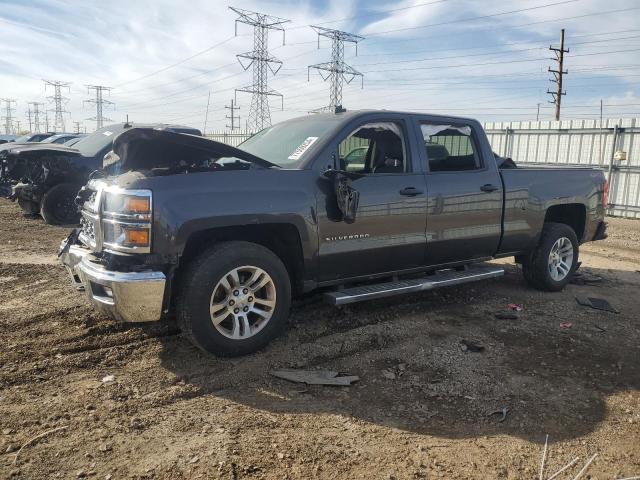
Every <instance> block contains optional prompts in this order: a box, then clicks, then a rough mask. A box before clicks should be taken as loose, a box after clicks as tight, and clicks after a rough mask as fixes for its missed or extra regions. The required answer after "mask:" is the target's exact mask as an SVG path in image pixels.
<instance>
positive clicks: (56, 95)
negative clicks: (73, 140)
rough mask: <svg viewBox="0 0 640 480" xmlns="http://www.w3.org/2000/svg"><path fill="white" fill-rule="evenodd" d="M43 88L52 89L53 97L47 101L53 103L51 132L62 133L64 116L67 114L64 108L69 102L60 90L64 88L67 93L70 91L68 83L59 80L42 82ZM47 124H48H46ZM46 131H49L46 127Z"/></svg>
mask: <svg viewBox="0 0 640 480" xmlns="http://www.w3.org/2000/svg"><path fill="white" fill-rule="evenodd" d="M43 81H44V88H45V90H46V89H47V87H48V86H50V87H53V96H51V97H48V98H49V101H51V102H53V104H54V107H55V109H54V110H53V111H54V112H55V120H54V122H53V130H54V131H56V132H64V130H65V126H64V114H65V113H69V112H68V111H67V110H65V109H64V106H65V105H66V104H67V102H68V101H69V99H68V98H66V97H63V96H62V89H63V88H66V89H67V91H70V89H69V85H71V83H70V82H61V81H59V80H43ZM47 123H48V122H47ZM47 130H49V128H48V126H47Z"/></svg>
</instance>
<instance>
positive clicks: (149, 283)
mask: <svg viewBox="0 0 640 480" xmlns="http://www.w3.org/2000/svg"><path fill="white" fill-rule="evenodd" d="M60 249H61V250H60V252H61V253H60V261H61V262H62V264H63V265H64V266H65V268H66V269H67V271H68V272H69V274H70V276H71V281H72V283H73V284H74V285H75V286H76V288H78V289H79V290H84V292H85V293H86V295H87V298H88V299H89V301H90V302H91V303H92V304H93V305H94V307H96V308H97V309H99V310H101V311H103V312H105V313H106V314H107V315H109V316H111V317H112V318H115V319H116V320H119V321H122V322H153V321H157V320H160V318H161V316H162V307H163V304H164V290H165V283H166V277H165V275H164V273H162V272H157V271H145V272H117V271H113V270H107V269H106V268H105V267H104V265H102V264H101V263H99V262H98V260H97V259H96V257H95V256H94V255H93V254H92V253H91V251H90V250H89V249H88V248H84V247H81V246H79V245H67V240H65V241H64V242H62V245H61V246H60Z"/></svg>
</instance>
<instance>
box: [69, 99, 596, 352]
mask: <svg viewBox="0 0 640 480" xmlns="http://www.w3.org/2000/svg"><path fill="white" fill-rule="evenodd" d="M105 163H107V164H109V165H110V168H109V171H110V172H118V174H117V175H114V174H111V175H110V176H106V174H105V175H104V176H103V177H102V178H100V176H99V175H98V176H96V175H95V174H94V176H93V179H92V180H91V181H90V182H89V183H88V185H87V186H85V187H84V188H83V189H82V191H81V192H80V194H79V198H78V200H77V201H78V203H79V204H80V205H81V206H82V211H81V213H82V223H81V228H80V229H79V230H77V231H74V232H73V233H72V234H71V235H70V237H69V238H68V239H67V240H66V241H65V242H64V243H63V244H62V246H61V251H60V258H61V260H62V262H63V263H64V265H66V267H67V268H68V271H69V272H70V274H71V277H72V279H73V281H74V283H75V284H76V285H77V286H78V287H79V288H81V289H84V291H85V292H86V294H87V296H88V298H89V300H90V301H91V302H92V303H93V304H94V305H95V306H96V307H98V308H100V309H102V310H104V311H106V312H107V313H108V314H110V315H111V316H112V317H114V318H116V319H118V320H121V321H125V322H147V321H154V320H160V319H161V318H163V317H171V318H172V317H175V318H176V319H177V321H178V323H179V325H180V327H181V329H182V331H183V332H184V334H185V335H186V336H187V337H189V338H190V339H191V340H192V341H193V342H194V343H195V344H196V345H197V346H199V347H200V348H202V349H204V350H206V351H208V352H212V353H214V354H219V355H242V354H247V353H250V352H253V351H255V350H256V349H259V348H261V347H263V346H264V345H266V344H267V343H268V342H269V341H270V340H271V339H273V338H274V337H275V336H277V335H278V334H279V333H280V332H281V331H282V330H283V328H284V327H285V326H286V323H287V317H288V314H289V308H290V305H291V299H292V297H295V296H299V295H302V294H303V293H305V292H310V291H312V290H318V289H320V290H321V291H322V293H323V296H324V298H325V299H326V301H328V302H330V303H331V304H335V305H344V304H348V303H352V302H357V301H365V300H370V299H375V298H381V297H387V296H391V295H395V294H401V293H409V292H418V291H422V290H429V289H433V288H438V287H443V286H448V285H455V284H461V283H465V282H471V281H476V280H480V279H487V278H492V277H497V276H499V275H502V274H503V269H502V268H501V267H500V266H499V265H496V264H487V263H483V262H485V261H487V260H491V259H494V258H500V257H515V259H516V261H517V262H518V263H520V264H522V270H523V273H524V277H525V279H526V280H527V282H528V283H529V284H530V285H531V286H533V287H534V288H537V289H541V290H547V291H557V290H560V289H562V288H563V287H564V286H565V285H566V284H567V282H568V281H569V279H570V277H571V275H572V274H573V272H574V271H575V269H576V268H577V265H578V250H579V246H580V244H582V243H583V242H589V241H592V240H599V239H602V238H605V237H606V233H605V230H606V224H605V223H604V212H605V208H606V203H607V183H606V181H605V177H604V175H603V173H602V172H601V171H600V170H595V169H588V168H579V169H576V168H519V167H516V166H515V164H514V163H513V162H512V161H508V160H505V159H501V158H499V157H496V156H495V155H494V154H493V152H492V151H491V147H490V145H489V143H488V141H487V138H486V136H485V134H484V132H483V130H482V127H481V125H480V124H479V123H478V122H476V121H474V120H468V119H463V118H455V117H446V116H433V115H422V114H416V113H401V112H388V111H359V112H342V113H336V114H330V113H327V114H318V115H312V116H308V117H304V118H298V119H294V120H289V121H286V122H283V123H280V124H277V125H274V126H272V127H269V128H267V129H265V130H263V131H261V132H260V133H258V134H256V135H255V136H253V137H252V138H250V139H249V140H247V141H246V142H244V143H243V144H242V145H240V147H239V148H234V147H231V146H228V145H224V144H222V143H218V142H214V141H210V140H207V139H205V138H200V137H195V136H190V135H183V134H178V133H173V132H168V131H157V130H152V129H144V128H132V129H130V130H128V131H126V132H124V133H122V134H121V135H120V136H119V137H118V138H116V139H115V141H114V144H113V153H112V154H110V156H109V157H108V158H107V159H106V160H105Z"/></svg>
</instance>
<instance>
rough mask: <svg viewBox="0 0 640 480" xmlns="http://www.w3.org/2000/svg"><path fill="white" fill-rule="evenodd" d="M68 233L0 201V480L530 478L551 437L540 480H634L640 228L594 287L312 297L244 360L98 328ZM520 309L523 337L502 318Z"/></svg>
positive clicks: (166, 330) (584, 256) (512, 286)
mask: <svg viewBox="0 0 640 480" xmlns="http://www.w3.org/2000/svg"><path fill="white" fill-rule="evenodd" d="M66 232H67V230H66V229H64V228H56V227H50V226H47V225H44V223H43V222H42V220H41V219H39V218H37V219H33V218H23V217H22V215H21V214H20V212H19V209H18V207H17V205H15V204H13V203H10V202H8V201H6V200H0V339H1V347H0V389H1V390H0V477H2V478H8V477H13V478H20V479H29V480H31V479H49V478H65V479H74V478H83V477H87V478H96V479H119V478H138V479H141V478H149V479H151V478H159V479H165V478H170V479H174V478H175V479H183V478H185V479H187V478H188V479H191V478H194V479H195V478H202V479H215V478H224V479H244V478H265V479H276V478H277V479H307V478H319V479H324V478H327V479H332V480H335V479H357V478H362V479H398V480H399V479H412V478H429V479H431V478H447V479H451V478H456V479H465V478H468V479H471V478H473V479H475V478H508V479H524V478H528V479H533V478H538V471H539V466H540V460H541V454H542V450H543V446H544V441H545V436H546V435H547V434H548V435H549V445H550V448H549V454H548V459H547V468H546V470H545V471H546V472H547V475H546V477H548V476H550V475H551V474H552V473H554V472H555V471H557V470H558V469H560V468H561V467H562V466H564V465H565V464H567V463H568V462H569V461H570V460H572V459H573V458H574V457H580V460H579V461H578V462H577V463H576V464H575V465H574V466H573V467H571V468H570V469H569V470H567V471H565V473H564V474H562V475H561V476H560V477H558V478H564V479H569V478H573V476H575V475H576V474H577V473H578V471H579V469H580V467H581V466H582V465H583V464H584V463H585V462H586V461H587V459H588V458H589V457H590V456H591V455H593V454H596V453H597V454H598V456H597V457H596V458H595V460H594V461H593V463H592V464H591V466H590V467H589V469H588V470H587V475H585V477H583V478H589V476H590V478H594V479H595V478H597V479H613V478H623V477H630V476H633V475H640V328H639V327H640V317H639V316H638V311H639V310H640V288H639V287H640V273H639V272H638V271H639V270H640V221H632V220H622V219H610V238H609V239H608V240H606V241H604V242H598V243H596V244H590V245H586V246H584V247H583V248H582V250H581V260H582V262H583V266H582V268H581V271H587V272H590V273H593V274H597V275H600V276H602V277H603V281H602V283H601V284H597V285H590V286H579V285H570V286H569V287H568V288H567V289H566V290H565V291H564V292H562V293H541V292H537V291H535V290H531V289H530V288H528V287H527V286H526V285H525V283H524V281H523V280H522V278H521V276H520V274H519V272H518V269H517V267H516V266H514V265H512V264H509V263H507V264H506V267H507V274H506V275H505V276H504V277H503V278H501V279H498V280H493V281H485V282H483V283H476V284H471V285H467V286H460V287H455V288H449V289H446V290H441V291H437V292H425V293H421V294H416V295H411V296H404V297H402V296H401V297H395V298H392V299H386V300H379V301H373V302H369V303H363V304H356V305H354V306H350V307H348V308H342V309H337V308H333V307H329V306H326V305H324V304H322V303H321V301H320V298H319V296H317V295H316V296H311V297H309V298H307V299H305V300H303V301H298V302H296V304H295V305H294V308H293V311H292V316H291V327H290V329H289V332H288V334H287V335H285V336H284V337H282V338H281V339H279V340H277V341H275V342H274V343H272V344H271V345H270V346H269V347H268V348H267V349H266V350H264V351H262V352H260V353H258V354H255V355H251V356H247V357H243V358H237V359H218V358H215V357H212V356H207V355H205V354H204V353H202V352H200V351H199V350H197V349H195V348H194V347H192V346H191V345H190V344H189V343H188V342H187V341H186V340H185V339H183V338H182V337H181V336H180V334H179V332H178V330H177V328H176V327H175V326H174V325H173V324H171V323H170V322H167V323H161V324H153V325H146V326H139V325H120V324H116V323H114V322H113V321H111V320H109V319H108V318H105V317H103V316H100V315H98V314H96V313H95V312H94V311H93V310H92V309H91V308H90V306H89V305H88V303H86V302H85V300H84V297H83V296H82V294H81V293H79V292H77V291H75V290H73V289H72V288H71V287H70V285H69V283H68V280H67V276H66V272H65V271H64V270H63V269H62V268H61V267H60V266H58V265H57V264H56V260H55V254H54V252H55V249H56V247H57V245H58V244H59V242H60V240H61V239H62V238H63V237H64V236H65V234H66ZM586 294H589V295H593V296H597V297H603V298H607V299H608V300H609V301H610V302H611V303H612V304H613V305H614V306H615V307H616V308H617V309H619V311H620V313H619V314H614V313H607V312H602V311H596V310H592V309H588V308H587V307H583V306H580V305H578V304H577V303H576V301H575V298H574V297H575V295H586ZM511 302H514V303H519V304H523V305H524V310H523V311H522V312H521V313H520V314H519V318H518V319H517V320H498V319H496V318H495V317H494V314H495V313H496V312H506V311H507V304H508V303H511ZM561 323H571V324H572V326H571V328H568V329H562V328H561V327H560V324H561ZM461 340H467V341H470V342H473V343H475V344H479V345H482V346H484V351H482V352H480V353H474V352H471V351H464V350H463V348H462V345H461V343H460V341H461ZM281 367H293V368H313V369H316V368H322V369H332V370H336V371H340V372H349V373H351V374H354V375H358V376H359V377H360V379H361V380H360V382H358V383H356V384H354V385H353V386H351V387H322V386H316V387H304V386H301V385H299V384H294V383H289V382H287V381H285V380H280V379H277V378H274V377H272V376H270V375H269V371H270V370H271V369H273V368H281ZM109 375H112V376H113V381H107V382H103V378H104V377H106V376H109ZM503 408H508V409H509V412H508V414H507V417H506V419H505V420H504V421H503V422H499V421H498V420H499V419H500V415H490V414H491V412H495V411H498V410H502V409H503ZM42 434H44V436H42V437H39V438H38V436H39V435H42ZM30 440H33V441H32V443H29V441H30ZM23 445H25V446H24V448H23V449H22V450H21V451H20V453H19V455H18V456H17V457H16V450H17V449H19V448H20V447H21V446H23Z"/></svg>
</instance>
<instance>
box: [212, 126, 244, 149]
mask: <svg viewBox="0 0 640 480" xmlns="http://www.w3.org/2000/svg"><path fill="white" fill-rule="evenodd" d="M252 135H253V132H251V131H249V130H214V131H213V132H210V133H207V134H206V137H207V138H209V139H211V140H215V141H216V142H222V143H226V144H227V145H231V146H233V147H237V146H238V145H240V144H241V143H242V142H244V141H245V140H246V139H247V138H249V137H251V136H252Z"/></svg>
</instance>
